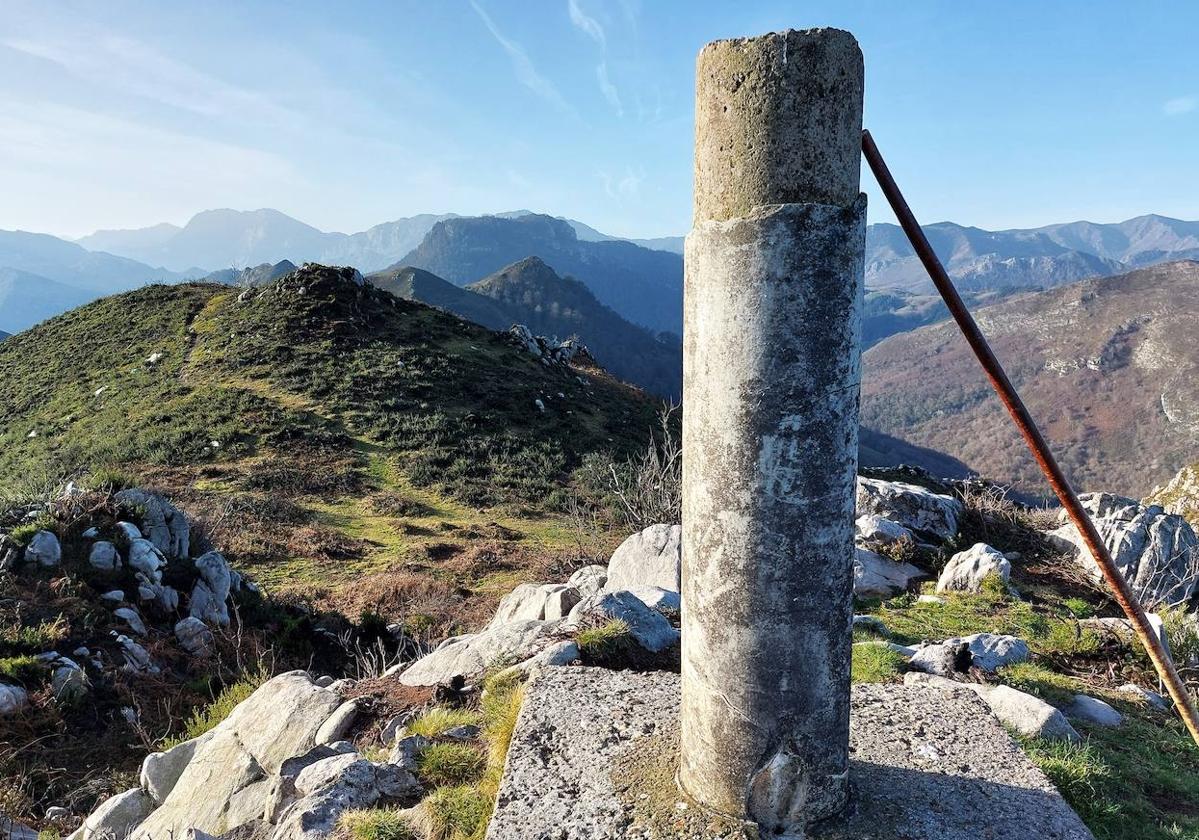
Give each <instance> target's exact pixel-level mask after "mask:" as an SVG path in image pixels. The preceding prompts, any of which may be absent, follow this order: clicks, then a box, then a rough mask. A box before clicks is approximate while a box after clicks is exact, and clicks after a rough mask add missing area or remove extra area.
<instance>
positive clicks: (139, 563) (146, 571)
mask: <svg viewBox="0 0 1199 840" xmlns="http://www.w3.org/2000/svg"><path fill="white" fill-rule="evenodd" d="M129 565H130V567H132V568H133V569H134V570H135V571H137V572H138V573H139V574H140V575H141V576H142V577H143V578H144V579H145V580H146V582H147V583H150V584H156V585H161V584H162V570H163V569H165V568H166V565H167V561H166V557H164V556H163V554H162V552H161V551H159V549H158V546H156V545H154V543H152V542H150V541H149V540H147V539H141V538H139V539H136V540H133V541H132V542H131V543H129Z"/></svg>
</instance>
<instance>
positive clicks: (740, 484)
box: [679, 29, 866, 833]
mask: <svg viewBox="0 0 1199 840" xmlns="http://www.w3.org/2000/svg"><path fill="white" fill-rule="evenodd" d="M862 90H863V68H862V54H861V51H860V50H859V49H858V45H857V42H856V41H855V40H854V38H853V36H852V35H850V34H849V33H847V32H842V31H840V30H834V29H812V30H805V31H788V32H783V33H775V34H771V35H765V36H762V37H760V38H748V39H736V40H730V41H719V42H716V43H713V44H709V45H708V46H706V47H705V48H704V49H703V51H701V53H700V55H699V60H698V63H697V82H696V135H695V218H694V227H693V228H692V230H691V233H690V234H689V235H688V237H687V245H686V262H685V268H686V270H685V290H684V326H683V521H682V527H683V558H682V586H683V589H682V601H683V610H682V617H683V622H682V623H683V650H682V709H681V724H680V725H681V732H682V739H683V744H684V747H683V750H682V754H681V757H680V765H679V784H680V785H681V786H682V787H683V789H684V790H686V791H688V792H689V793H690V794H691V795H693V796H695V797H696V798H697V799H698V800H699V801H702V802H703V803H704V804H705V805H706V806H708V807H710V808H713V809H715V810H716V811H719V812H721V813H724V814H726V815H729V816H730V817H732V818H735V819H741V818H743V817H746V816H747V815H748V816H752V817H753V818H754V819H755V820H756V821H757V822H759V823H761V824H762V825H763V826H764V828H765V829H766V830H768V831H770V832H772V833H779V832H783V831H792V830H794V828H795V827H796V826H800V825H802V824H804V823H805V822H807V821H809V820H812V819H816V818H819V817H822V816H826V815H828V814H831V813H835V812H836V811H837V810H838V809H839V808H841V807H842V806H843V804H844V802H845V797H846V791H847V786H846V781H845V779H846V774H845V771H846V767H847V763H848V760H849V756H848V729H849V666H850V644H851V634H850V620H851V617H852V585H853V556H854V553H853V537H854V524H853V523H854V478H855V474H856V471H857V449H858V390H859V384H860V380H861V367H860V359H859V357H860V344H861V311H862V287H863V279H862V278H863V253H864V249H865V225H866V201H865V197H864V196H861V195H860V194H859V192H858V176H859V170H860V161H859V159H860V146H861V129H862Z"/></svg>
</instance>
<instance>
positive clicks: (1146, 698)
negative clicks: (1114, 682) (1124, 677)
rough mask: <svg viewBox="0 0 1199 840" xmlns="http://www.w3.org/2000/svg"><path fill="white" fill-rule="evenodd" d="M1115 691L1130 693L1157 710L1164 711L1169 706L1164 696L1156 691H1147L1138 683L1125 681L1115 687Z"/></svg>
mask: <svg viewBox="0 0 1199 840" xmlns="http://www.w3.org/2000/svg"><path fill="white" fill-rule="evenodd" d="M1116 691H1119V692H1120V693H1121V694H1130V695H1132V696H1133V697H1136V698H1137V699H1138V700H1141V701H1142V702H1144V703H1145V704H1147V705H1148V706H1149V707H1151V708H1154V709H1157V710H1158V711H1159V712H1164V711H1166V709H1168V708H1170V706H1169V704H1168V703H1167V702H1166V698H1165V697H1162V696H1161V695H1160V694H1158V693H1157V692H1156V691H1149V690H1148V689H1145V688H1141V687H1140V686H1139V685H1135V684H1133V683H1125V684H1124V685H1122V686H1120V687H1119V688H1117V689H1116Z"/></svg>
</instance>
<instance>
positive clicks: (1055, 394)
mask: <svg viewBox="0 0 1199 840" xmlns="http://www.w3.org/2000/svg"><path fill="white" fill-rule="evenodd" d="M1197 292H1199V262H1194V261H1179V262H1172V263H1167V264H1162V265H1155V266H1152V267H1149V268H1143V269H1138V270H1135V271H1132V272H1128V273H1125V274H1122V275H1119V276H1117V277H1109V278H1104V279H1092V280H1086V281H1082V282H1079V283H1074V284H1072V285H1069V286H1064V287H1062V288H1057V289H1051V290H1048V291H1043V292H1035V293H1025V294H1021V295H1017V296H1014V297H1012V298H1010V299H1008V300H1005V301H1003V302H1001V303H998V304H995V305H993V306H987V307H984V308H982V309H979V310H978V311H977V313H976V317H977V319H978V322H979V325H980V326H981V327H982V330H983V332H984V333H985V334H986V336H987V338H988V340H989V341H990V342H991V345H992V347H993V348H994V350H995V353H996V355H997V356H998V357H999V358H1000V360H1001V361H1002V362H1003V363H1004V365H1005V366H1006V368H1007V372H1008V375H1009V376H1010V377H1011V379H1012V381H1013V382H1014V384H1015V385H1016V387H1017V388H1018V389H1019V391H1020V393H1021V395H1022V396H1023V397H1024V399H1025V401H1026V402H1027V404H1028V407H1029V409H1030V411H1031V412H1032V414H1033V417H1034V418H1035V419H1036V420H1037V421H1038V422H1039V423H1040V424H1041V427H1042V430H1043V431H1044V433H1045V436H1046V437H1047V438H1048V439H1049V440H1050V442H1051V444H1053V447H1054V452H1055V454H1056V455H1057V457H1058V460H1059V461H1060V462H1061V463H1062V465H1063V467H1064V468H1065V469H1066V471H1067V472H1068V473H1069V475H1070V477H1071V478H1072V479H1073V480H1074V481H1075V482H1076V483H1077V484H1078V486H1079V489H1080V490H1090V489H1098V488H1103V489H1108V490H1112V491H1115V492H1120V493H1124V494H1126V495H1129V496H1134V497H1140V496H1143V495H1144V494H1146V493H1148V492H1149V491H1150V490H1151V489H1152V488H1153V487H1154V485H1155V484H1159V483H1162V482H1164V481H1166V480H1168V479H1169V478H1171V477H1173V476H1174V474H1175V473H1176V472H1177V471H1178V470H1179V468H1180V467H1182V466H1184V465H1185V464H1188V463H1191V462H1193V461H1194V460H1195V452H1196V451H1197V450H1199V355H1197V354H1196V351H1195V348H1196V347H1199V294H1197ZM862 423H863V424H865V425H866V426H869V427H872V428H875V429H878V430H880V431H881V432H883V433H886V434H888V435H891V436H893V437H894V438H897V439H899V440H902V441H905V442H906V443H908V444H912V445H915V446H921V447H927V448H930V449H933V450H937V451H939V452H944V453H948V454H949V455H952V456H954V457H956V458H958V459H960V460H961V461H963V462H965V463H967V464H969V465H970V466H971V467H972V468H974V469H976V470H978V471H979V472H980V473H982V474H983V475H985V476H987V477H988V478H993V479H996V480H999V481H1003V482H1008V483H1012V484H1014V485H1015V486H1016V488H1017V489H1018V490H1020V491H1023V492H1025V493H1033V494H1039V495H1046V494H1047V488H1046V487H1045V485H1044V482H1043V479H1041V477H1040V474H1039V472H1038V470H1037V468H1036V465H1035V464H1034V463H1033V462H1032V460H1031V459H1030V457H1029V456H1028V454H1027V451H1026V449H1025V446H1024V443H1023V442H1022V441H1021V439H1020V437H1019V436H1018V435H1017V433H1016V431H1015V429H1014V428H1013V427H1012V424H1011V422H1010V421H1009V419H1008V417H1007V415H1006V413H1005V412H1004V410H1003V407H1002V406H1001V405H1000V403H999V401H998V399H997V398H996V397H995V396H994V394H993V393H992V392H991V389H990V386H989V385H988V384H987V381H986V379H985V377H984V376H983V375H982V372H981V371H980V370H979V367H978V363H977V362H976V361H975V359H974V356H973V355H972V354H971V353H970V350H969V348H968V347H967V345H966V343H965V341H964V339H963V338H962V337H961V335H960V334H959V333H958V331H957V328H956V327H955V326H954V325H953V324H952V323H950V322H945V323H941V324H935V325H931V326H925V327H922V328H920V329H916V330H913V331H911V332H906V333H904V334H902V335H895V336H892V337H890V338H888V339H886V340H885V341H883V342H881V343H879V344H878V345H876V346H875V347H873V348H872V349H870V350H869V351H867V352H866V353H865V355H864V356H863V379H862Z"/></svg>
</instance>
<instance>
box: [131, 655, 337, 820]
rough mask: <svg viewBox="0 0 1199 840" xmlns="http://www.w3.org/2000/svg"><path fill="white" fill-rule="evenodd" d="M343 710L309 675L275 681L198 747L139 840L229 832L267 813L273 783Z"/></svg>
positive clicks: (291, 674)
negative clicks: (189, 831) (194, 831)
mask: <svg viewBox="0 0 1199 840" xmlns="http://www.w3.org/2000/svg"><path fill="white" fill-rule="evenodd" d="M339 705H341V700H340V698H339V697H338V696H337V695H336V694H335V693H334V692H332V691H330V690H329V689H326V688H321V687H319V686H317V685H315V684H314V683H313V682H312V680H311V679H310V678H309V676H308V674H306V673H304V672H303V671H290V672H288V673H285V674H280V675H279V676H277V677H274V678H273V679H270V680H268V681H267V682H265V683H263V684H262V685H261V686H259V687H258V689H257V690H255V692H254V693H253V694H251V695H250V696H249V697H248V698H247V699H246V700H245V701H243V702H242V703H240V704H238V706H237V707H236V708H235V709H234V710H233V712H232V713H231V714H230V715H229V717H227V718H226V719H225V720H224V721H222V722H221V723H220V724H218V725H217V726H216V727H215V728H214V729H212V730H211V732H210V733H209V734H208V739H207V740H206V741H204V742H203V743H202V744H199V745H197V747H196V749H195V752H194V754H193V756H192V758H191V760H190V761H188V762H187V765H186V767H185V768H184V770H183V772H182V773H181V774H180V776H179V777H178V779H177V780H176V782H175V784H174V786H173V787H172V789H171V792H170V793H169V794H168V795H167V796H166V798H165V799H164V801H163V802H162V805H161V806H160V807H159V808H158V809H157V810H156V811H154V812H153V813H152V814H151V815H150V816H149V817H148V818H147V819H146V821H145V822H144V823H143V824H142V825H141V826H140V827H139V828H138V830H137V832H136V833H135V834H134V837H133V840H160V838H163V837H170V836H176V837H178V836H181V835H182V834H183V832H184V831H185V830H186V829H187V828H197V829H199V830H201V831H205V832H208V833H210V834H217V835H219V834H224V833H225V832H227V831H230V830H231V829H234V828H237V827H238V826H239V825H243V824H245V823H246V822H249V821H251V820H255V819H258V818H260V817H262V815H263V814H264V813H265V812H266V806H267V804H268V800H269V797H270V794H271V782H270V780H271V777H272V776H274V775H275V774H277V773H279V771H280V768H281V767H282V765H283V763H284V762H285V761H286V760H287V759H289V758H291V757H293V756H297V755H302V754H303V753H305V752H307V751H308V750H310V749H311V748H312V747H313V745H314V742H315V738H316V733H317V732H318V731H319V729H320V727H321V725H322V724H324V722H325V721H326V720H328V719H329V716H330V715H331V714H332V713H333V711H334V710H335V709H336V708H337V707H338V706H339Z"/></svg>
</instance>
